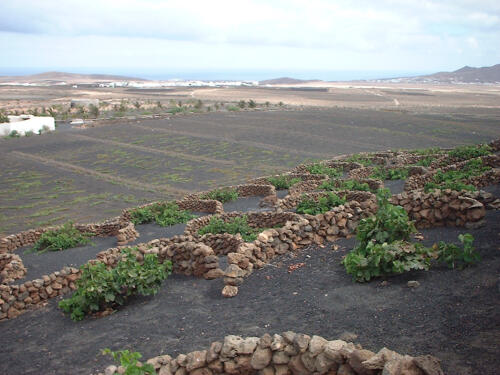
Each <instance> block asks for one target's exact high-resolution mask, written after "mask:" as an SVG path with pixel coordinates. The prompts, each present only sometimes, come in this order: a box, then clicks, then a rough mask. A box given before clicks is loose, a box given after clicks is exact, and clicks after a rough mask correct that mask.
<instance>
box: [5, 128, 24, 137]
mask: <svg viewBox="0 0 500 375" xmlns="http://www.w3.org/2000/svg"><path fill="white" fill-rule="evenodd" d="M7 137H8V138H19V137H21V134H19V132H18V131H17V130H12V131H11V132H10V133H9V135H8V136H7Z"/></svg>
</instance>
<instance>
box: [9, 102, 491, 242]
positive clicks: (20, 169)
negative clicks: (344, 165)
mask: <svg viewBox="0 0 500 375" xmlns="http://www.w3.org/2000/svg"><path fill="white" fill-rule="evenodd" d="M499 119H500V110H497V109H484V111H481V110H478V109H474V108H470V109H467V108H461V109H456V110H450V109H448V113H447V114H443V113H440V112H439V111H437V110H433V112H432V113H431V112H429V111H427V112H426V111H423V110H419V112H417V111H415V112H413V113H409V112H394V111H383V110H357V109H307V110H286V111H285V110H283V111H245V112H225V113H207V114H199V115H196V114H192V115H184V116H172V117H171V118H170V119H162V120H159V119H158V120H141V121H128V122H126V121H123V122H119V123H113V124H104V123H103V124H99V125H98V126H96V127H94V128H89V129H72V128H64V129H62V128H61V130H59V131H56V132H55V133H53V134H48V135H44V136H36V137H28V138H19V139H2V140H0V157H1V160H2V162H3V164H2V168H1V171H0V235H5V234H8V233H13V232H17V231H20V230H23V229H28V228H33V227H37V226H41V225H49V224H56V223H61V222H64V221H66V220H68V219H69V218H72V219H73V220H77V221H80V222H89V221H93V220H99V219H104V218H108V217H110V216H113V215H117V214H119V212H120V210H121V209H122V208H125V207H128V206H132V205H137V204H138V203H141V202H146V201H152V200H156V199H169V198H174V197H181V196H183V195H184V194H186V193H188V192H195V191H200V190H207V189H209V188H213V187H216V186H224V185H230V184H238V183H243V182H245V181H247V180H248V179H250V178H254V177H258V176H262V175H266V174H270V173H273V172H277V171H280V170H284V169H289V168H291V167H293V166H295V165H297V164H300V163H302V162H305V161H308V160H312V159H326V158H329V157H332V156H334V155H339V154H344V153H353V152H359V151H376V150H386V149H391V148H392V149H395V148H422V147H432V146H442V147H448V146H456V145H459V144H466V143H479V142H484V141H488V140H491V139H493V138H498V136H499V135H500V129H499V126H498V121H499Z"/></svg>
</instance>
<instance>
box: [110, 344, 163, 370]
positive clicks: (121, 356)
mask: <svg viewBox="0 0 500 375" xmlns="http://www.w3.org/2000/svg"><path fill="white" fill-rule="evenodd" d="M102 354H104V355H106V354H109V355H111V356H112V357H113V359H114V360H115V361H116V362H117V363H118V364H119V365H120V366H122V367H123V368H124V369H125V372H124V373H123V374H124V375H153V374H156V371H155V368H154V367H153V365H152V364H150V363H141V364H139V359H141V358H142V354H141V353H139V352H131V351H129V350H119V351H116V352H113V351H111V350H110V349H109V348H106V349H103V350H102Z"/></svg>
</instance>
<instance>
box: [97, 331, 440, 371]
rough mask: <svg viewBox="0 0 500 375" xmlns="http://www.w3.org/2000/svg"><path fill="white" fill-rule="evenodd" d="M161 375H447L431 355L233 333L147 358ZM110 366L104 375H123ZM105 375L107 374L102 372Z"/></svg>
mask: <svg viewBox="0 0 500 375" xmlns="http://www.w3.org/2000/svg"><path fill="white" fill-rule="evenodd" d="M147 363H149V364H151V365H152V366H153V367H154V369H155V371H156V373H157V374H159V375H174V374H184V375H188V374H189V375H213V374H231V375H250V374H263V375H289V374H294V375H308V374H311V375H312V374H318V375H319V374H330V375H335V374H338V375H377V374H384V375H405V374H407V375H444V373H443V371H442V370H441V366H440V361H439V360H438V359H437V358H435V357H433V356H430V355H423V356H417V357H411V356H408V355H402V354H399V353H396V352H394V351H392V350H389V349H387V348H382V349H381V350H380V351H379V352H378V353H374V352H372V351H370V350H367V349H363V348H362V346H361V345H359V344H354V343H352V342H346V341H343V340H331V341H329V340H326V339H325V338H323V337H321V336H312V337H311V336H309V335H305V334H300V333H295V332H292V331H287V332H283V333H281V334H274V335H273V336H271V335H269V334H267V333H266V334H264V335H263V336H261V337H247V338H243V337H240V336H233V335H229V336H226V337H225V338H224V340H223V341H216V342H213V343H211V344H210V346H209V347H208V348H206V349H205V350H200V351H194V352H191V353H188V354H179V355H178V356H176V357H175V358H173V357H171V356H170V355H161V356H158V357H154V358H151V359H148V360H147ZM124 370H125V369H124V368H123V367H121V368H119V367H117V366H115V365H112V366H108V367H107V368H106V371H105V373H104V375H113V374H122V373H124ZM100 375H103V374H100Z"/></svg>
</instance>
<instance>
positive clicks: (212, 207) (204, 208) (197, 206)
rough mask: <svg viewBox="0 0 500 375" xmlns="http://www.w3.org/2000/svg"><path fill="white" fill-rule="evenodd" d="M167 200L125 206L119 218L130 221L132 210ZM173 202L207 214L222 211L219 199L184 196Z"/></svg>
mask: <svg viewBox="0 0 500 375" xmlns="http://www.w3.org/2000/svg"><path fill="white" fill-rule="evenodd" d="M168 202H169V201H157V202H151V203H147V204H143V205H141V206H137V207H130V208H127V209H125V210H123V211H122V214H121V216H120V219H121V220H122V221H123V222H130V220H131V219H132V216H131V212H132V211H134V210H137V209H142V208H146V207H151V206H155V205H157V204H163V203H168ZM174 203H175V204H177V206H179V209H181V210H186V211H191V212H206V213H209V214H218V213H222V212H224V208H223V207H222V203H221V202H219V201H215V200H213V199H199V198H195V199H191V198H187V197H186V198H184V199H182V200H177V201H174Z"/></svg>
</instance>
